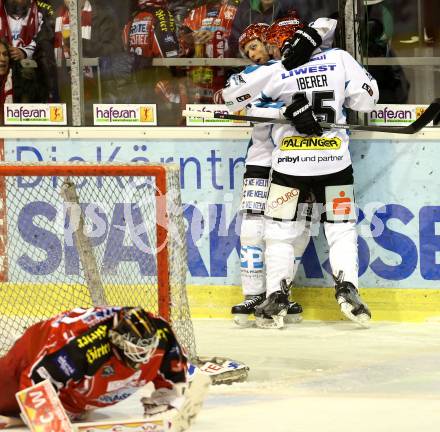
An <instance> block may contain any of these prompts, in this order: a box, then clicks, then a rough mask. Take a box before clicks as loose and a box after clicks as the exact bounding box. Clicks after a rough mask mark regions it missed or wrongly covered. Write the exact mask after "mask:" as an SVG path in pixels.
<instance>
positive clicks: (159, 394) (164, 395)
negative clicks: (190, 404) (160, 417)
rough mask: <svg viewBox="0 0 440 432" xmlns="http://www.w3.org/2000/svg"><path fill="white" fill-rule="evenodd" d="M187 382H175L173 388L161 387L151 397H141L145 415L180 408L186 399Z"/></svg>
mask: <svg viewBox="0 0 440 432" xmlns="http://www.w3.org/2000/svg"><path fill="white" fill-rule="evenodd" d="M185 390H186V385H185V384H175V385H174V387H173V388H172V389H168V388H159V389H157V390H155V391H154V392H153V393H151V396H150V397H143V398H141V403H142V405H143V406H144V414H145V415H149V416H152V415H156V414H159V413H162V412H165V411H168V410H171V409H173V408H175V409H177V410H179V409H180V408H181V406H182V405H183V403H184V401H185V397H184V392H185Z"/></svg>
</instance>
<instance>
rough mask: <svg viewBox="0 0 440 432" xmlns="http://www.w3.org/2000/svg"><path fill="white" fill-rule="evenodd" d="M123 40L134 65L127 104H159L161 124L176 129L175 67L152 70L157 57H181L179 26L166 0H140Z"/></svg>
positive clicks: (178, 117)
mask: <svg viewBox="0 0 440 432" xmlns="http://www.w3.org/2000/svg"><path fill="white" fill-rule="evenodd" d="M123 41H124V47H125V49H126V50H127V51H128V53H129V54H130V56H131V58H132V64H133V66H132V70H133V89H132V91H131V92H127V93H128V94H130V96H131V97H130V99H131V100H130V101H128V102H134V103H156V106H157V115H158V118H159V119H160V120H161V124H162V125H164V124H167V125H168V124H170V125H173V126H174V125H175V123H176V119H180V118H181V116H180V106H176V105H175V102H176V100H175V99H176V98H177V99H179V96H178V95H177V96H174V95H171V96H170V92H172V91H174V90H173V88H174V87H176V88H177V86H178V83H177V81H176V80H175V68H165V67H155V68H153V67H152V62H153V58H155V57H159V58H175V57H178V56H179V42H178V39H177V35H176V23H175V19H174V15H173V13H172V11H171V10H170V9H169V8H168V4H167V2H166V0H138V2H137V9H136V10H135V11H134V12H133V14H132V16H131V18H130V20H129V21H128V22H127V23H126V25H125V27H124V30H123ZM179 100H180V99H179ZM177 102H179V101H177Z"/></svg>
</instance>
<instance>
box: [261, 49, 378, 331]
mask: <svg viewBox="0 0 440 432" xmlns="http://www.w3.org/2000/svg"><path fill="white" fill-rule="evenodd" d="M262 95H263V96H264V97H265V98H266V99H267V100H273V101H276V102H284V104H285V105H287V108H286V109H285V110H284V111H280V112H281V115H282V116H284V117H287V118H289V119H290V120H291V121H292V125H293V126H290V125H278V126H274V127H273V129H272V137H273V140H274V143H275V144H276V149H275V150H274V152H273V159H272V169H273V170H272V175H271V184H270V189H269V195H268V199H267V204H266V210H265V216H266V219H265V240H266V253H265V261H266V289H267V299H266V300H265V302H263V303H262V304H261V305H259V306H258V307H257V308H256V312H255V313H256V316H272V317H273V318H274V319H276V320H277V321H278V322H279V325H280V327H281V326H282V325H283V323H282V320H283V318H282V317H283V315H285V314H286V308H287V306H286V305H287V294H286V282H285V281H286V280H290V279H291V278H292V260H293V258H294V256H295V251H294V248H295V246H294V245H295V240H296V238H297V237H298V236H299V235H301V231H302V223H301V221H300V220H299V218H298V208H299V206H300V204H301V203H303V202H304V199H305V197H306V196H307V195H308V194H309V193H310V192H313V194H314V196H315V197H316V202H317V203H318V204H320V205H321V209H320V210H321V211H320V220H321V222H322V223H323V224H324V231H325V235H326V238H327V241H328V244H329V260H330V265H331V268H332V273H333V278H334V280H335V289H336V292H335V297H336V299H337V302H338V303H339V305H340V307H341V311H342V312H343V313H344V314H345V315H346V316H347V317H348V318H349V319H351V320H353V321H355V322H357V323H360V324H361V325H365V324H366V323H367V322H368V321H369V319H370V318H371V313H370V311H369V309H368V307H367V305H366V304H365V303H363V302H362V300H361V298H360V296H359V292H358V251H357V232H356V227H355V223H356V213H355V201H354V191H353V169H352V166H351V159H350V153H349V150H348V143H349V136H348V133H347V132H346V130H345V129H331V130H327V131H324V132H323V131H322V129H321V127H320V125H319V123H318V122H317V120H316V117H315V115H316V116H317V117H319V119H320V120H324V121H326V122H329V123H346V115H345V108H351V109H353V110H356V111H361V112H368V111H371V110H372V109H373V108H374V106H375V104H376V102H377V100H378V88H377V84H376V81H375V80H374V79H373V78H372V77H371V75H369V74H368V72H367V71H365V69H364V68H363V67H362V66H361V65H359V64H358V63H357V62H356V61H355V60H354V59H353V57H351V55H350V54H348V53H347V52H346V51H343V50H340V49H329V50H319V49H318V50H317V51H316V53H315V54H314V55H313V56H312V58H311V59H310V61H309V62H308V63H306V64H304V65H303V66H300V67H297V68H295V69H293V70H290V71H286V70H282V69H281V68H278V69H276V68H273V73H272V75H271V79H270V80H269V81H268V82H267V84H266V85H265V87H264V88H263V90H262Z"/></svg>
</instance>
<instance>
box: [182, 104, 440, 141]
mask: <svg viewBox="0 0 440 432" xmlns="http://www.w3.org/2000/svg"><path fill="white" fill-rule="evenodd" d="M438 115H440V99H435V100H434V102H432V103H431V104H430V105H429V106H428V108H426V110H425V111H424V112H423V114H422V115H421V116H420V117H419V118H418V119H417V120H416V121H414V122H413V123H411V124H410V125H408V126H363V125H351V124H350V125H349V124H339V123H326V122H320V123H319V124H320V125H321V127H322V128H323V129H333V128H337V129H347V130H351V131H353V130H360V131H367V132H385V133H396V134H406V135H410V134H414V133H417V132H419V131H420V130H421V129H423V128H424V127H425V126H426V125H427V124H428V123H429V122H431V121H433V120H434V119H435V120H437V119H436V117H437V116H438ZM182 116H183V117H195V118H217V119H224V120H242V121H247V122H253V123H276V124H290V123H291V122H290V120H288V119H276V118H266V117H254V116H241V115H235V114H225V113H220V112H214V113H213V112H206V111H188V110H183V111H182Z"/></svg>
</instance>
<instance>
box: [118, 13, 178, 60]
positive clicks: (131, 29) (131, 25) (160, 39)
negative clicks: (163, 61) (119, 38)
mask: <svg viewBox="0 0 440 432" xmlns="http://www.w3.org/2000/svg"><path fill="white" fill-rule="evenodd" d="M123 40H124V45H125V47H126V48H127V49H128V50H129V51H130V52H132V53H133V54H136V55H138V56H142V57H177V55H178V50H179V44H178V41H177V36H176V33H175V23H174V17H173V15H172V13H171V12H170V11H169V10H167V9H162V8H152V7H151V8H147V9H145V10H141V11H139V12H136V13H135V15H134V16H133V17H132V19H131V20H130V21H129V22H128V23H127V24H126V25H125V27H124V31H123Z"/></svg>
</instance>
